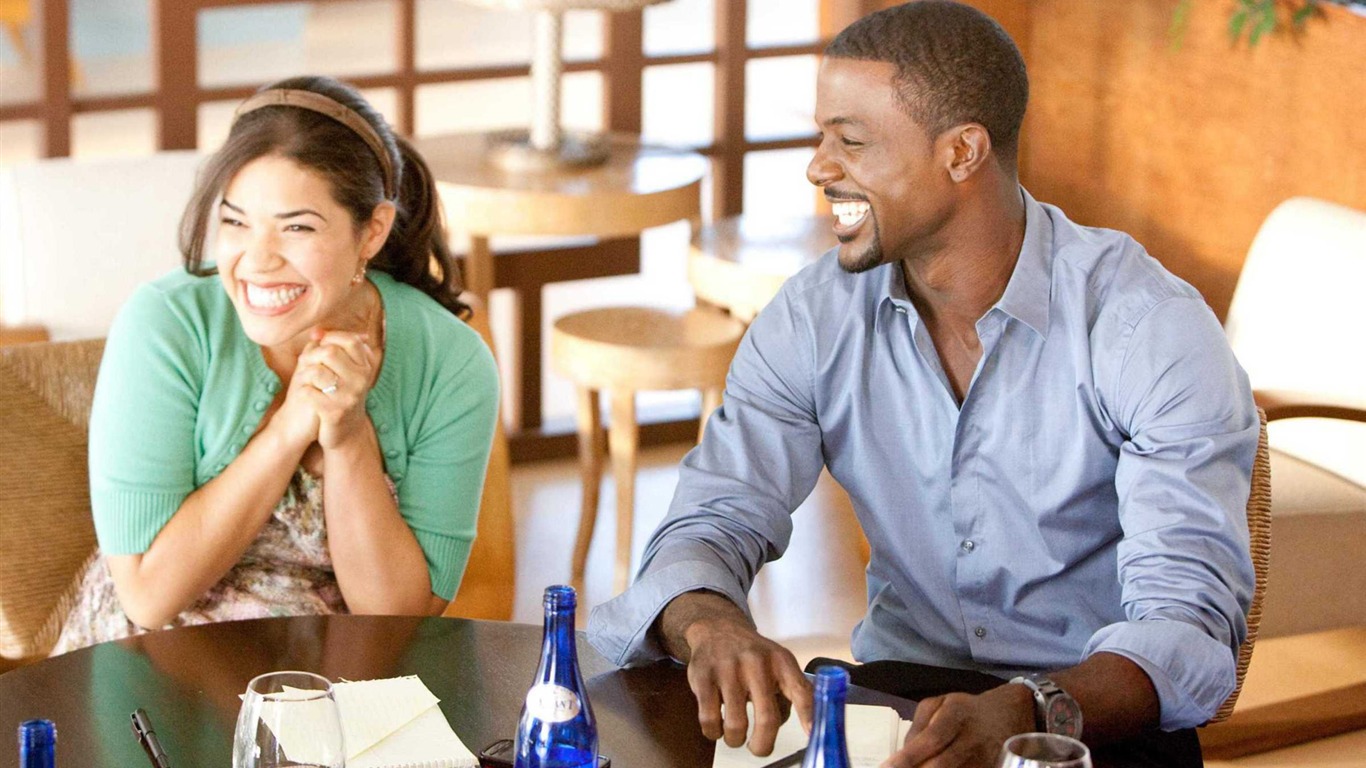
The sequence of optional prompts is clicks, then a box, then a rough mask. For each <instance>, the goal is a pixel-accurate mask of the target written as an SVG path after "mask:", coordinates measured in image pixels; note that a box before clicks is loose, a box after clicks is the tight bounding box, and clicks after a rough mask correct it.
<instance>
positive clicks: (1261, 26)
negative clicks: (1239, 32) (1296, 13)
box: [1248, 5, 1276, 45]
mask: <svg viewBox="0 0 1366 768" xmlns="http://www.w3.org/2000/svg"><path fill="white" fill-rule="evenodd" d="M1275 28H1276V8H1275V6H1274V5H1269V7H1266V8H1265V9H1263V11H1262V17H1261V18H1260V19H1258V20H1257V26H1255V27H1253V28H1252V37H1251V39H1249V40H1248V45H1256V44H1257V41H1258V40H1261V39H1262V36H1263V35H1265V34H1267V33H1268V32H1270V31H1272V30H1274V29H1275Z"/></svg>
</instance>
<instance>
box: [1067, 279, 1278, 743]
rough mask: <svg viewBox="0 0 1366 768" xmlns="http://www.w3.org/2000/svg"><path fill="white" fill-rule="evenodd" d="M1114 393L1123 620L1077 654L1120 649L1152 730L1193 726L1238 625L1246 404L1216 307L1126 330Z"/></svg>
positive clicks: (1192, 306) (1252, 425) (1165, 314)
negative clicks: (1152, 700)
mask: <svg viewBox="0 0 1366 768" xmlns="http://www.w3.org/2000/svg"><path fill="white" fill-rule="evenodd" d="M1112 397H1113V403H1114V408H1113V412H1112V413H1113V415H1114V417H1115V418H1116V420H1117V421H1118V422H1119V423H1120V424H1121V426H1122V428H1123V429H1124V431H1125V433H1126V435H1127V436H1128V439H1127V440H1126V441H1125V443H1124V444H1123V446H1122V447H1121V450H1120V456H1119V463H1118V468H1117V470H1116V474H1115V487H1116V491H1117V493H1118V498H1119V515H1120V523H1121V525H1122V526H1123V529H1124V537H1123V540H1122V541H1121V542H1120V544H1119V551H1118V570H1119V574H1118V575H1119V580H1120V583H1121V588H1122V595H1123V604H1124V612H1125V616H1126V618H1127V621H1124V622H1120V623H1116V624H1111V625H1109V626H1105V627H1102V628H1101V629H1100V630H1098V631H1097V632H1095V633H1094V635H1093V636H1092V637H1091V639H1090V641H1089V642H1088V643H1087V646H1086V649H1085V651H1084V655H1085V656H1089V655H1091V654H1093V653H1098V652H1102V651H1105V652H1110V653H1116V654H1119V655H1122V656H1125V657H1127V658H1129V659H1130V660H1132V661H1133V662H1134V663H1136V664H1138V665H1139V666H1140V667H1141V668H1142V669H1143V670H1144V671H1145V672H1146V673H1147V674H1148V676H1149V677H1150V678H1151V679H1152V682H1153V686H1154V688H1155V689H1156V690H1157V694H1158V697H1159V698H1160V700H1161V707H1162V715H1161V727H1162V728H1164V729H1167V730H1173V729H1177V728H1186V727H1191V726H1196V725H1199V724H1201V723H1204V722H1205V721H1207V720H1208V719H1209V718H1210V717H1211V716H1213V715H1214V713H1215V712H1216V711H1217V710H1218V708H1219V706H1220V705H1221V704H1222V703H1223V701H1224V699H1225V698H1227V697H1228V695H1229V693H1231V692H1232V690H1233V687H1234V680H1235V662H1236V658H1237V652H1238V647H1239V645H1240V644H1241V643H1242V641H1243V639H1244V638H1245V637H1246V634H1247V623H1246V616H1247V611H1248V607H1249V605H1250V604H1251V600H1252V589H1253V568H1252V561H1251V556H1250V554H1249V551H1248V530H1247V518H1246V505H1247V499H1248V493H1249V485H1250V479H1251V472H1252V462H1253V458H1254V456H1255V454H1256V449H1257V437H1258V431H1259V421H1258V417H1257V413H1256V407H1255V405H1254V404H1253V401H1252V393H1251V389H1250V387H1249V385H1248V382H1247V377H1246V375H1245V374H1244V373H1243V371H1242V369H1241V368H1240V367H1239V366H1238V364H1237V361H1236V360H1235V359H1234V357H1233V353H1232V352H1231V351H1230V350H1229V347H1228V344H1227V342H1226V341H1225V339H1224V335H1223V332H1222V329H1221V328H1220V327H1219V324H1218V322H1217V321H1216V320H1215V318H1214V315H1213V313H1211V312H1210V310H1209V308H1208V307H1206V306H1205V304H1204V302H1203V301H1201V300H1200V299H1199V298H1198V297H1188V296H1181V297H1174V298H1169V299H1167V300H1165V301H1162V302H1160V303H1158V304H1157V305H1156V306H1155V307H1153V308H1152V309H1151V310H1150V311H1148V312H1147V313H1146V314H1145V315H1144V316H1143V317H1142V318H1141V319H1140V320H1139V321H1138V322H1137V323H1135V324H1134V325H1133V327H1132V328H1131V329H1130V336H1129V339H1128V343H1127V345H1126V346H1125V349H1124V353H1123V362H1122V365H1121V368H1120V375H1119V377H1118V379H1117V381H1116V385H1115V387H1114V391H1113V392H1112Z"/></svg>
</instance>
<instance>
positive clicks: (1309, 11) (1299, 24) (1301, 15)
mask: <svg viewBox="0 0 1366 768" xmlns="http://www.w3.org/2000/svg"><path fill="white" fill-rule="evenodd" d="M1317 6H1318V3H1316V2H1314V0H1306V2H1305V4H1304V5H1302V6H1300V8H1299V9H1298V10H1296V11H1295V13H1294V14H1293V15H1292V16H1291V17H1290V22H1291V23H1292V24H1294V25H1295V28H1296V29H1302V28H1303V27H1304V24H1305V22H1307V21H1309V17H1310V16H1313V15H1314V11H1316V10H1318V8H1317Z"/></svg>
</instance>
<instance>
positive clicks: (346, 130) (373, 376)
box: [54, 78, 498, 653]
mask: <svg viewBox="0 0 1366 768" xmlns="http://www.w3.org/2000/svg"><path fill="white" fill-rule="evenodd" d="M435 195H436V192H435V187H434V185H433V182H432V180H431V176H430V174H429V173H428V171H427V167H426V164H425V163H424V162H423V160H422V158H421V157H419V156H418V155H417V153H416V152H415V151H414V150H413V149H412V147H410V146H409V145H408V144H407V143H406V142H405V141H403V140H402V139H400V138H397V137H396V136H395V135H394V134H393V132H392V131H391V130H390V128H389V126H388V125H387V124H386V123H385V122H384V120H383V118H382V117H380V116H379V114H378V113H377V112H375V110H374V109H373V108H371V107H370V105H369V104H367V103H366V102H365V101H364V100H363V99H362V98H361V97H360V96H359V95H358V94H357V93H356V92H355V91H354V90H353V89H351V88H349V87H347V86H345V85H343V84H341V83H339V82H337V81H335V80H330V79H327V78H294V79H291V80H286V81H282V82H280V83H276V84H274V85H273V86H269V87H267V88H266V89H263V90H262V91H261V92H259V93H258V94H256V95H255V96H253V97H252V98H250V99H248V100H247V101H246V102H245V103H244V104H243V105H242V106H241V107H240V108H239V109H238V116H237V119H236V120H235V122H234V124H233V128H232V132H231V134H230V135H229V137H228V141H227V143H226V144H225V145H224V147H223V149H222V150H220V151H219V152H218V154H216V155H214V156H213V157H212V158H211V159H210V160H209V161H208V163H207V165H206V166H205V168H204V169H203V171H202V172H201V174H200V179H199V183H198V188H197V189H196V191H195V194H194V196H193V198H192V199H191V202H190V205H189V207H188V209H187V210H186V212H185V217H184V221H183V224H182V232H181V249H182V252H183V254H184V261H185V268H184V270H178V271H177V272H175V273H173V274H171V275H167V276H166V277H163V278H161V279H160V280H157V281H155V282H153V283H150V284H148V285H145V286H143V287H142V288H141V289H139V290H138V292H137V293H136V294H135V295H134V296H133V298H132V299H130V301H129V302H128V304H127V305H126V306H125V307H124V308H123V310H122V311H121V312H120V314H119V317H118V319H117V320H116V321H115V323H114V327H113V328H112V330H111V331H110V335H109V340H108V343H107V346H106V348H105V355H104V360H103V363H102V367H101V370H100V376H99V382H98V384H97V385H96V391H95V402H94V406H93V409H92V413H91V428H90V478H91V488H90V490H91V494H90V495H91V506H92V509H93V511H94V518H95V529H96V533H97V535H98V537H99V543H100V553H97V556H96V557H95V558H94V559H92V561H91V562H90V563H89V565H88V567H87V569H86V571H85V573H84V575H83V577H82V583H81V588H80V593H79V594H80V596H79V598H78V600H77V604H76V606H75V607H74V608H73V610H72V614H71V615H70V617H69V618H68V621H67V622H66V624H65V628H64V630H63V635H62V637H61V639H60V640H59V641H58V643H57V647H56V650H55V651H54V652H55V653H60V652H63V651H67V650H72V649H74V648H79V647H82V646H84V645H88V644H90V643H94V642H100V641H103V640H108V639H113V638H117V637H123V636H127V635H130V634H135V633H137V632H138V631H140V630H141V629H142V628H155V627H162V626H167V625H171V626H179V625H185V624H198V623H205V622H211V621H222V620H229V619H241V618H253V617H261V616H279V615H298V614H309V613H336V612H348V611H349V612H353V613H377V614H420V613H432V614H435V613H440V612H441V611H442V610H443V609H444V608H445V606H446V604H447V602H449V601H450V600H451V598H452V597H453V596H454V594H455V592H456V590H457V588H458V586H459V582H460V578H461V575H462V573H463V571H464V567H465V562H466V559H467V557H468V555H469V551H470V545H471V543H472V541H473V538H474V532H475V517H476V515H477V511H478V505H479V499H480V491H481V487H482V482H483V476H484V469H485V466H486V463H487V461H488V456H489V449H490V445H491V441H492V438H493V429H494V420H495V418H496V412H497V402H498V380H497V374H496V370H495V368H494V364H493V357H492V355H491V353H490V352H489V350H488V348H487V347H486V346H485V345H484V343H483V342H482V341H481V340H480V338H479V336H478V334H477V333H475V332H474V331H473V330H471V329H470V328H469V327H467V326H466V325H465V324H464V323H463V322H461V319H462V318H464V317H467V316H468V315H469V312H470V310H469V307H467V306H466V305H465V304H463V303H461V302H460V300H459V298H458V294H459V291H460V287H459V279H458V273H457V271H456V268H455V266H454V263H453V261H452V259H451V255H450V253H449V251H448V250H447V248H446V245H445V234H444V232H443V229H442V226H441V222H440V218H439V212H438V209H437V207H436V205H437V203H436V197H435ZM207 254H212V259H211V261H210V260H208V259H206V255H207ZM215 278H216V279H215Z"/></svg>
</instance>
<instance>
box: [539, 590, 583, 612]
mask: <svg viewBox="0 0 1366 768" xmlns="http://www.w3.org/2000/svg"><path fill="white" fill-rule="evenodd" d="M577 604H578V596H577V595H576V594H575V592H574V588H573V587H570V586H566V585H564V584H556V585H554V586H552V587H546V588H545V607H546V608H555V609H559V610H564V609H572V608H574V607H575V605H577Z"/></svg>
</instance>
